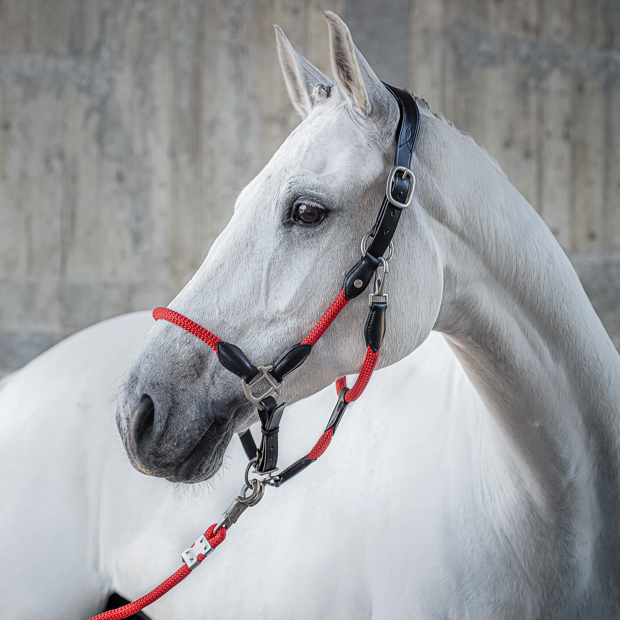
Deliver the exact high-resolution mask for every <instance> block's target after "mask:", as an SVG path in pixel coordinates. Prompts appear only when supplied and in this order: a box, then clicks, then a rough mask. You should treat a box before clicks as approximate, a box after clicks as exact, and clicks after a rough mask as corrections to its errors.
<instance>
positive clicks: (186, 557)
mask: <svg viewBox="0 0 620 620" xmlns="http://www.w3.org/2000/svg"><path fill="white" fill-rule="evenodd" d="M213 551H215V549H214V548H213V547H212V546H211V545H210V544H209V541H208V540H207V539H206V538H205V537H204V536H201V537H200V538H198V539H197V540H196V542H194V544H193V545H192V546H191V547H188V548H187V549H185V551H183V553H182V554H181V557H182V558H183V561H184V562H185V564H187V568H189V569H190V570H194V569H195V568H197V567H198V566H200V562H199V561H198V556H199V555H209V554H210V553H212V552H213Z"/></svg>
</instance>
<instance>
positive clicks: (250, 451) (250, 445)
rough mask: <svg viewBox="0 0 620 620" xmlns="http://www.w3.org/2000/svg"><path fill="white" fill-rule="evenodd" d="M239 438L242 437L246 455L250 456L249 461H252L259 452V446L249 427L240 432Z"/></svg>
mask: <svg viewBox="0 0 620 620" xmlns="http://www.w3.org/2000/svg"><path fill="white" fill-rule="evenodd" d="M239 439H241V445H242V446H243V451H244V452H245V455H246V456H247V457H248V461H251V460H252V459H253V458H254V457H255V456H256V455H257V453H258V447H257V446H256V442H255V441H254V437H253V436H252V431H251V430H250V429H249V428H248V430H247V431H244V432H243V433H239Z"/></svg>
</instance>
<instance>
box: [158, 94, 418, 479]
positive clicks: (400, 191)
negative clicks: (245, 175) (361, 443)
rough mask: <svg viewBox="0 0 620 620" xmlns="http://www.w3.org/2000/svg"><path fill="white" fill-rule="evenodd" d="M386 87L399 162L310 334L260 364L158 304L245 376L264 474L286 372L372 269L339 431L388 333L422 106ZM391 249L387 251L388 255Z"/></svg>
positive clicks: (273, 458)
mask: <svg viewBox="0 0 620 620" xmlns="http://www.w3.org/2000/svg"><path fill="white" fill-rule="evenodd" d="M385 87H386V88H387V89H388V91H389V92H390V93H391V94H392V96H393V97H394V98H395V99H396V102H397V103H398V108H399V111H400V117H399V121H398V127H397V129H396V149H395V155H394V166H392V169H391V171H390V174H389V176H388V179H387V183H386V188H385V196H384V197H383V202H382V203H381V208H380V210H379V214H378V216H377V219H376V221H375V224H374V226H373V228H372V230H371V231H370V232H369V233H367V234H366V235H365V237H364V239H363V240H362V258H361V259H360V260H359V261H358V262H357V264H356V265H355V266H354V267H353V268H352V269H351V270H350V271H349V273H348V274H347V275H346V277H345V279H344V283H343V286H342V290H341V291H340V294H339V295H338V297H337V298H336V299H335V300H334V302H333V303H332V305H331V306H330V307H329V308H328V310H327V311H326V312H325V314H324V315H323V317H321V319H320V320H319V322H318V323H317V325H315V327H314V328H313V330H312V331H311V332H310V333H309V334H308V336H306V338H304V339H303V340H302V341H301V342H299V343H298V344H295V345H293V346H292V347H290V348H289V349H287V350H286V351H285V352H284V353H283V354H282V355H281V356H280V357H279V358H278V359H277V361H275V362H274V363H273V364H272V365H271V366H259V367H256V366H254V364H252V362H250V360H249V359H248V358H247V357H246V355H245V354H244V353H243V351H242V350H241V349H240V348H239V347H238V346H236V345H234V344H232V343H230V342H225V341H223V340H221V339H220V338H218V337H217V336H215V335H214V334H212V333H211V332H209V331H208V330H206V329H205V328H204V327H202V326H201V325H198V324H197V323H194V322H193V321H191V320H190V319H188V318H187V317H185V316H183V315H181V314H179V313H178V312H175V311H174V310H171V309H169V308H156V309H155V311H154V312H153V316H154V317H155V319H164V320H167V321H171V322H173V323H175V324H176V325H178V326H179V327H182V328H183V329H185V330H186V331H189V332H190V333H192V334H194V335H195V336H196V337H198V338H200V339H202V340H203V341H204V342H206V343H207V344H208V345H209V346H210V347H211V348H212V349H213V350H214V351H215V352H216V353H217V356H218V359H219V361H220V363H221V364H222V365H223V366H224V367H225V368H226V369H228V370H229V371H230V372H232V373H234V374H236V375H237V376H238V377H240V378H241V380H242V387H243V390H244V393H245V396H246V398H247V399H248V400H249V401H250V402H251V403H252V404H253V405H254V406H255V407H256V408H257V410H258V414H259V417H260V421H261V433H262V442H261V446H260V449H259V448H257V447H256V444H255V442H254V439H253V437H252V434H251V432H250V431H249V429H248V430H247V431H246V432H245V433H242V434H241V442H242V444H243V448H244V450H245V451H246V454H247V455H248V457H249V458H250V459H256V465H255V467H256V471H257V472H258V473H260V474H266V473H268V472H272V471H274V470H275V469H276V464H277V459H278V430H279V426H280V419H281V417H282V413H283V411H284V406H285V403H282V404H280V405H278V404H277V402H276V398H275V397H278V396H279V395H280V391H281V389H282V382H283V380H284V377H286V376H287V375H288V374H289V373H291V372H293V370H295V369H296V368H299V366H301V365H302V364H303V363H304V362H305V361H306V359H307V358H308V356H309V355H310V353H311V351H312V347H313V346H314V345H315V344H316V342H317V341H318V339H319V338H320V337H321V336H322V334H323V333H324V332H325V330H326V329H327V327H328V326H329V325H330V324H331V322H332V321H333V320H334V319H335V318H336V316H338V314H339V312H340V311H341V310H342V309H343V308H344V306H345V305H346V304H347V303H348V302H349V301H350V300H352V299H354V298H356V297H358V296H359V295H361V294H362V293H363V292H364V291H365V290H366V288H367V287H368V284H369V283H370V280H371V278H372V276H373V274H375V291H374V293H371V294H370V296H369V306H370V310H369V312H368V318H367V320H366V325H365V327H364V337H365V340H366V345H367V352H366V360H365V362H364V366H363V367H362V372H361V373H360V377H359V378H358V382H357V383H356V385H355V386H354V387H353V388H352V389H351V390H348V389H347V388H346V381H345V383H344V387H343V389H344V390H345V392H346V394H345V395H344V396H343V398H344V400H343V403H344V404H341V403H340V402H339V404H338V405H337V406H336V410H338V411H339V412H340V413H339V414H338V416H336V418H334V416H332V419H333V420H334V423H333V425H332V426H331V427H328V428H331V429H332V431H333V430H335V428H336V425H337V423H338V421H339V419H340V417H341V416H342V414H343V413H344V410H345V409H346V404H347V403H349V402H352V401H353V400H355V399H356V398H357V397H358V396H359V394H361V392H362V391H363V389H364V387H365V386H366V384H367V383H368V380H369V379H370V375H371V374H372V371H373V370H374V368H375V364H376V362H377V357H378V355H379V349H380V348H381V343H382V341H383V335H384V333H385V314H386V310H387V306H388V298H387V294H385V292H384V284H385V276H386V274H387V272H388V269H389V268H388V262H389V260H390V258H391V255H392V251H393V249H392V246H391V242H392V239H393V237H394V233H395V232H396V228H397V226H398V222H399V220H400V216H401V213H402V211H403V210H404V209H406V208H407V207H408V206H409V205H410V204H411V201H412V199H413V193H414V190H415V176H414V174H413V172H412V171H411V168H410V166H411V158H412V155H413V149H414V146H415V144H416V141H417V138H418V133H419V130H420V111H419V110H418V106H417V104H416V102H415V99H414V98H413V96H412V95H411V94H410V93H408V92H407V91H404V90H400V89H398V88H395V87H393V86H388V85H387V84H386V85H385ZM386 251H387V252H388V256H387V257H384V256H383V255H384V254H385V252H386ZM362 376H363V377H364V379H363V380H362ZM260 382H266V383H267V384H268V386H269V387H268V389H267V390H266V391H265V392H264V393H263V394H261V395H255V394H254V393H253V392H252V388H253V387H254V388H255V389H256V386H257V385H258V384H259V383H260ZM358 383H359V386H358ZM306 461H308V459H306ZM289 470H290V468H289ZM286 472H287V470H285V471H284V472H282V473H281V474H280V475H279V480H280V484H281V483H282V481H284V480H285V479H286V475H285V474H286ZM289 477H290V476H289Z"/></svg>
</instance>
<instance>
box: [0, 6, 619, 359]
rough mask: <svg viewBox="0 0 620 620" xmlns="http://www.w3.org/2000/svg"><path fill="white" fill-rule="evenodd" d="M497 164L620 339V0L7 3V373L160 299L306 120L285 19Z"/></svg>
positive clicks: (2, 323) (3, 277) (313, 47)
mask: <svg viewBox="0 0 620 620" xmlns="http://www.w3.org/2000/svg"><path fill="white" fill-rule="evenodd" d="M328 8H329V9H332V10H334V11H336V12H338V13H339V14H340V15H341V16H342V17H343V18H344V19H345V20H346V21H347V22H348V24H349V26H350V28H351V31H352V33H353V36H354V39H355V41H356V43H357V45H358V47H359V48H360V50H361V51H362V53H364V54H365V56H366V58H367V59H368V60H369V62H370V63H371V65H372V66H373V67H374V68H375V70H376V71H377V73H378V75H379V76H380V77H381V78H382V79H384V80H386V81H388V82H392V83H395V84H397V85H401V86H407V87H409V88H411V89H412V90H413V91H414V92H416V93H418V94H421V95H423V96H424V97H426V98H427V99H428V100H429V102H430V104H431V105H432V107H433V108H434V109H435V110H436V111H439V112H441V113H443V114H444V115H445V116H446V117H448V118H450V119H451V120H453V121H454V122H455V124H456V125H457V126H458V127H459V128H460V129H463V130H465V131H467V132H469V133H471V134H472V135H473V136H474V137H475V138H476V139H477V140H478V141H479V142H480V143H482V144H483V145H484V146H486V147H487V148H488V149H489V151H490V152H491V153H492V154H493V155H494V156H495V157H496V158H497V159H498V160H499V161H500V163H501V164H502V166H503V167H504V169H505V171H506V172H507V174H508V176H509V178H510V179H511V180H512V181H513V183H514V184H515V185H516V186H517V187H518V188H519V189H520V191H521V192H522V193H523V194H524V195H525V196H526V197H527V198H528V200H529V201H530V202H531V203H532V204H533V205H534V207H535V208H536V209H537V210H538V211H539V212H540V213H541V214H542V216H543V217H544V218H545V220H546V222H547V223H548V224H549V226H550V227H551V229H552V230H553V232H554V234H555V235H556V236H557V238H558V240H559V241H560V243H561V244H562V246H563V247H564V249H565V250H566V252H567V253H568V254H569V256H570V257H571V259H572V260H573V263H574V265H575V267H576V268H577V271H578V272H579V274H580V276H581V278H582V281H583V284H584V287H585V289H586V291H587V292H588V294H589V295H590V298H591V299H592V302H593V304H594V306H595V308H596V309H597V311H598V312H599V315H600V316H601V318H602V319H603V322H604V323H605V325H606V327H607V329H608V331H609V332H610V334H611V335H612V337H613V338H614V341H615V343H616V345H617V346H620V303H619V302H620V205H619V203H620V0H426V1H423V0H412V1H408V0H382V1H376V0H375V1H373V0H357V1H353V0H332V1H328V0H174V1H172V0H171V1H167V0H0V368H3V369H5V371H6V370H7V369H14V368H18V367H20V366H21V365H23V364H24V363H26V362H27V361H28V360H29V359H31V358H32V357H33V356H35V355H36V354H38V353H39V352H41V351H43V350H45V349H46V348H47V347H49V346H51V345H52V344H53V343H55V342H57V341H58V340H60V339H62V338H63V337H65V336H66V335H68V334H70V333H72V332H74V331H76V330H78V329H80V328H83V327H86V326H87V325H90V324H92V323H94V322H96V321H99V320H102V319H104V318H107V317H110V316H113V315H115V314H119V313H123V312H127V311H130V310H135V309H144V308H152V307H154V306H156V305H163V304H166V303H167V302H168V301H169V300H170V299H171V298H172V297H173V296H174V294H175V293H176V292H177V291H178V290H180V288H181V287H182V286H183V285H184V283H185V282H186V281H187V280H188V279H189V278H190V277H191V275H192V274H193V273H194V271H195V270H196V269H197V267H198V265H199V264H200V262H201V261H202V260H203V258H204V256H205V255H206V253H207V251H208V249H209V246H210V245H211V243H212V241H213V240H214V239H215V237H216V236H217V235H218V233H219V232H220V231H221V229H222V228H223V227H224V225H225V224H226V222H227V220H228V219H229V217H230V215H231V211H232V207H233V202H234V198H235V196H236V194H237V193H238V191H239V190H240V188H241V187H242V186H243V185H244V184H245V183H247V182H248V181H249V180H250V179H251V178H252V176H254V175H255V174H256V172H257V171H258V170H259V169H260V168H261V167H262V166H263V165H264V164H265V162H266V161H267V160H268V158H269V157H270V155H271V154H272V153H273V152H274V151H275V149H276V148H277V147H278V145H279V144H280V143H281V142H282V140H283V139H284V138H285V137H286V135H287V134H288V133H289V132H290V131H291V129H292V128H293V127H294V126H295V125H296V123H297V118H296V116H295V114H294V112H293V110H292V107H291V106H290V104H289V102H288V99H287V97H286V93H285V89H284V85H283V83H282V79H281V77H280V72H279V67H278V65H277V57H276V51H275V43H274V35H273V31H272V24H274V23H278V24H280V25H281V26H282V27H283V28H284V30H285V32H286V33H287V34H288V36H289V38H290V39H291V41H292V42H293V43H294V45H295V46H296V47H297V49H298V50H299V51H300V52H301V53H303V54H305V55H306V56H307V57H308V58H309V59H310V60H312V61H313V62H314V63H315V64H317V66H319V68H321V69H322V70H324V71H327V72H328V71H329V64H328V49H327V30H326V26H325V24H324V20H323V18H322V16H321V11H323V10H325V9H328Z"/></svg>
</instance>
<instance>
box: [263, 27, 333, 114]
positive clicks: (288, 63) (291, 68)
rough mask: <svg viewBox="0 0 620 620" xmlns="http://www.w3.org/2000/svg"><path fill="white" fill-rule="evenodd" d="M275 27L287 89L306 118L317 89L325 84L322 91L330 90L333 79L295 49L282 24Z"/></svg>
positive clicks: (299, 111)
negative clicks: (281, 26)
mask: <svg viewBox="0 0 620 620" xmlns="http://www.w3.org/2000/svg"><path fill="white" fill-rule="evenodd" d="M274 28H275V30H276V42H277V45H278V57H279V59H280V67H281V68H282V74H283V75H284V82H285V84H286V90H287V91H288V94H289V97H290V98H291V101H292V102H293V106H294V107H295V110H297V113H298V114H299V116H301V118H306V116H308V114H310V111H311V110H312V106H313V105H314V98H315V94H316V91H315V89H316V88H317V87H320V86H323V87H324V88H323V89H321V92H322V93H323V92H329V87H331V85H332V83H331V80H330V79H329V78H328V77H327V76H326V75H325V74H323V73H321V71H319V70H318V69H317V68H316V67H315V66H314V65H313V64H312V63H310V62H308V61H307V60H306V59H305V58H304V57H303V56H302V55H301V54H299V53H298V52H296V51H295V50H294V49H293V46H292V45H291V44H290V43H289V40H288V39H287V38H286V35H285V34H284V32H282V28H280V26H275V25H274Z"/></svg>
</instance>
